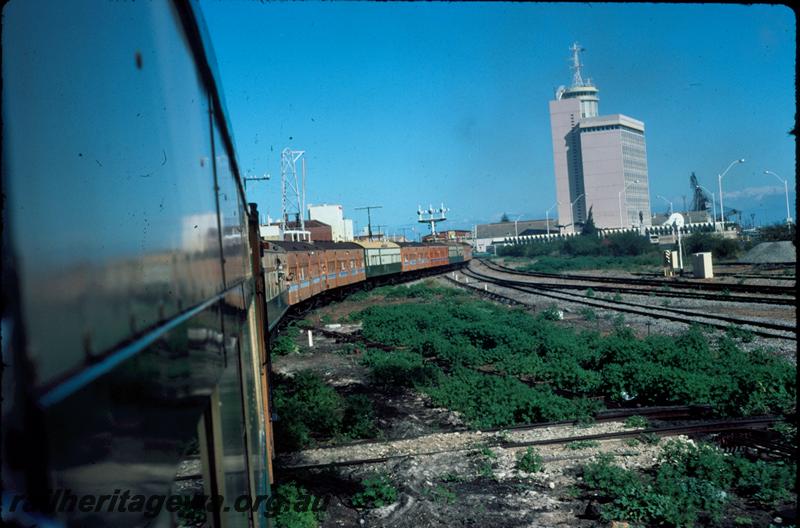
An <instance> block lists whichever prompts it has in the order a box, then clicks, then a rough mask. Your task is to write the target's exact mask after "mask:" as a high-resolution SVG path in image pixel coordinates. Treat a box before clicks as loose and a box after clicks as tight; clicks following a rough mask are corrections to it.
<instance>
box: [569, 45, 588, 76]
mask: <svg viewBox="0 0 800 528" xmlns="http://www.w3.org/2000/svg"><path fill="white" fill-rule="evenodd" d="M569 50H570V51H571V52H572V66H570V68H571V69H572V70H573V71H574V73H573V74H572V86H573V87H575V86H585V84H584V82H583V77H581V67H582V66H583V65H582V64H581V57H580V53H581V52H582V51H586V48H582V47H581V45H580V44H578V43H577V42H573V43H572V47H571V48H569Z"/></svg>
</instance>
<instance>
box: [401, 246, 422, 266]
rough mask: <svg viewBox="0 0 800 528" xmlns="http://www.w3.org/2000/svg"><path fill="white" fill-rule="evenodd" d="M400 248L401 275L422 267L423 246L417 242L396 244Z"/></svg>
mask: <svg viewBox="0 0 800 528" xmlns="http://www.w3.org/2000/svg"><path fill="white" fill-rule="evenodd" d="M398 245H399V246H400V258H401V262H402V265H401V270H402V272H403V273H407V272H409V271H416V270H418V269H422V267H423V256H422V255H423V251H422V250H423V249H424V246H423V245H422V244H420V243H418V242H398Z"/></svg>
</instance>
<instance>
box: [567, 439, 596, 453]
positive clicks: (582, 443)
mask: <svg viewBox="0 0 800 528" xmlns="http://www.w3.org/2000/svg"><path fill="white" fill-rule="evenodd" d="M593 447H600V442H598V441H596V440H575V441H574V442H570V443H568V444H567V445H565V446H564V449H570V450H572V451H577V450H579V449H591V448H593Z"/></svg>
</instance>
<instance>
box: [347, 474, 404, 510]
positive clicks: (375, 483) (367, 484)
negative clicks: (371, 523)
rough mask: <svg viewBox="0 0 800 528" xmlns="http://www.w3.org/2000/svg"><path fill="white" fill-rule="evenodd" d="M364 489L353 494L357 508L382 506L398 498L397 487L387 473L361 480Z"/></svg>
mask: <svg viewBox="0 0 800 528" xmlns="http://www.w3.org/2000/svg"><path fill="white" fill-rule="evenodd" d="M361 487H362V490H361V491H359V492H358V493H356V494H355V495H353V498H352V502H353V506H355V507H356V508H380V507H383V506H387V505H389V504H392V503H393V502H394V501H395V500H397V488H395V487H394V485H393V484H392V481H391V480H390V479H389V477H388V476H387V475H383V474H376V475H372V476H370V477H367V478H366V479H364V480H363V481H362V482H361Z"/></svg>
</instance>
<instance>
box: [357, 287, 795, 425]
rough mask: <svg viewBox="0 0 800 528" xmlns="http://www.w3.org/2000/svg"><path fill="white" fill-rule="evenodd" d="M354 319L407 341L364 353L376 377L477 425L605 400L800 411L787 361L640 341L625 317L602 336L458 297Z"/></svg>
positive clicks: (530, 418) (665, 340)
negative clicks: (423, 396) (421, 394)
mask: <svg viewBox="0 0 800 528" xmlns="http://www.w3.org/2000/svg"><path fill="white" fill-rule="evenodd" d="M434 302H435V305H434ZM353 317H354V318H355V319H358V320H361V321H362V322H363V335H364V337H366V338H367V339H369V340H372V341H376V342H381V343H386V344H389V345H393V346H397V347H402V350H397V351H390V352H387V351H380V350H369V351H367V353H365V354H364V358H363V361H364V364H365V365H367V366H368V367H369V368H370V370H371V376H372V378H373V380H374V382H375V383H377V384H379V385H383V386H389V387H391V386H404V387H413V388H415V389H417V390H419V391H421V392H424V393H426V394H428V395H429V396H430V397H431V399H432V400H433V402H434V403H435V404H437V405H441V406H444V407H447V408H449V409H452V410H455V411H458V412H459V413H461V415H462V416H463V417H464V419H465V420H466V421H467V422H468V423H470V424H471V425H472V426H473V427H476V428H490V427H502V426H508V425H514V424H519V423H531V422H538V421H548V420H565V419H574V420H581V419H585V418H587V417H591V416H592V414H593V412H594V411H596V410H597V409H599V408H600V407H601V406H602V404H601V403H600V402H599V401H598V398H604V399H605V400H606V401H609V402H618V401H622V400H623V399H625V400H627V399H631V398H632V399H633V400H634V403H637V404H640V405H682V404H683V405H687V404H709V405H711V406H712V408H713V409H714V410H715V411H716V412H717V414H718V415H721V416H742V415H752V414H770V413H774V414H779V413H788V412H791V411H792V410H793V409H794V408H795V393H796V380H795V376H794V368H793V366H792V365H791V364H790V363H789V362H788V361H786V360H784V359H781V358H778V357H776V356H775V355H773V354H772V353H770V352H768V351H765V350H761V349H756V350H753V351H745V350H743V349H742V348H740V346H739V344H738V343H737V342H736V341H735V340H733V339H731V338H730V337H729V336H722V337H719V338H713V337H711V336H708V335H706V333H705V332H704V331H703V329H702V328H701V327H692V328H690V329H689V330H687V331H686V332H685V333H683V334H682V335H679V336H677V337H676V336H664V335H651V336H648V337H646V338H637V337H636V336H635V335H634V334H633V332H632V331H631V330H630V329H629V328H626V327H625V326H624V319H619V320H614V321H613V322H614V324H615V330H614V332H613V333H611V334H609V335H606V336H603V335H600V334H599V333H598V332H596V331H581V332H577V331H575V330H573V329H570V328H565V327H563V326H559V325H557V324H555V323H553V322H551V321H549V320H547V319H548V317H547V315H545V314H539V315H538V316H536V317H534V316H532V315H530V314H529V313H527V312H525V311H524V310H521V309H508V308H505V307H501V306H496V305H494V304H491V303H487V302H483V301H476V300H473V299H471V298H469V297H465V296H450V295H447V296H441V297H437V298H436V299H421V300H418V301H417V302H415V303H413V304H410V303H406V304H388V305H387V304H382V305H375V306H370V307H369V308H367V309H365V310H362V311H361V312H358V313H357V314H355V315H354V316H353ZM623 395H625V397H624V398H623Z"/></svg>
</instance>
